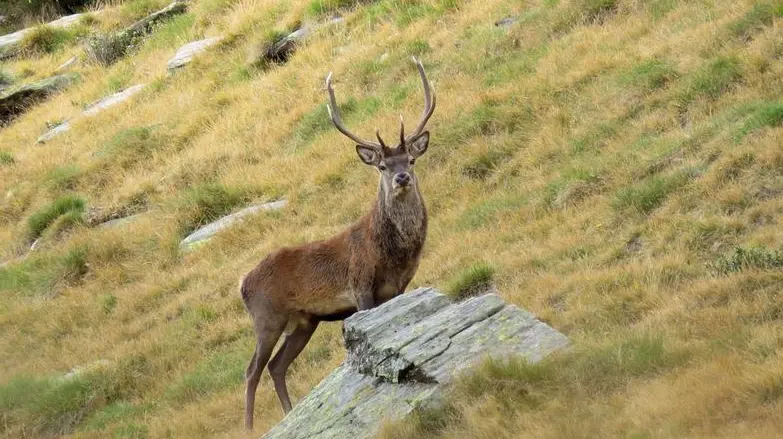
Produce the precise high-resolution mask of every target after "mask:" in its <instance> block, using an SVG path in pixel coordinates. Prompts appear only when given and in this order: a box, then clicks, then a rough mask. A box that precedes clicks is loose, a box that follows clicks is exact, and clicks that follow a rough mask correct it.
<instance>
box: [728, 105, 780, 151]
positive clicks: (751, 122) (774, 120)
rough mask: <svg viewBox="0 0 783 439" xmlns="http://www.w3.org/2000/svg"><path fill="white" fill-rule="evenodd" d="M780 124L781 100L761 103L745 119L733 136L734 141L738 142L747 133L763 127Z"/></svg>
mask: <svg viewBox="0 0 783 439" xmlns="http://www.w3.org/2000/svg"><path fill="white" fill-rule="evenodd" d="M780 125H783V102H767V103H763V104H761V105H760V106H759V107H757V108H756V109H755V110H754V111H753V112H752V113H751V115H750V116H749V117H748V119H747V120H745V123H744V124H743V125H742V127H741V128H740V129H739V131H738V132H737V134H736V135H735V136H734V141H735V142H739V141H740V140H742V139H743V138H744V137H745V136H747V135H748V134H750V133H752V132H754V131H758V130H760V129H762V128H764V127H777V126H780Z"/></svg>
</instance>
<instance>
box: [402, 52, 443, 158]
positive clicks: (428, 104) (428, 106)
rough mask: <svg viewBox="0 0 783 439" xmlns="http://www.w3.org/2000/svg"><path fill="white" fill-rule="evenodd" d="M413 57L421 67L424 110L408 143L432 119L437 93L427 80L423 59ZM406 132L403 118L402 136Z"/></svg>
mask: <svg viewBox="0 0 783 439" xmlns="http://www.w3.org/2000/svg"><path fill="white" fill-rule="evenodd" d="M411 59H413V62H414V63H416V68H417V69H419V76H421V83H422V84H423V85H424V112H423V113H422V114H421V122H419V126H417V127H416V129H415V130H414V131H413V134H411V135H410V136H408V137H405V142H406V143H407V142H409V141H411V140H413V139H414V138H416V137H418V136H419V135H420V134H421V133H422V132H423V131H424V127H425V126H426V125H427V121H428V120H429V119H430V116H432V112H434V111H435V93H434V92H433V91H432V90H431V89H430V83H429V81H427V74H426V73H424V66H423V65H421V61H419V60H418V59H416V57H415V56H412V57H411ZM404 132H405V130H404V128H403V126H402V120H400V137H401V138H402V137H403V133H404Z"/></svg>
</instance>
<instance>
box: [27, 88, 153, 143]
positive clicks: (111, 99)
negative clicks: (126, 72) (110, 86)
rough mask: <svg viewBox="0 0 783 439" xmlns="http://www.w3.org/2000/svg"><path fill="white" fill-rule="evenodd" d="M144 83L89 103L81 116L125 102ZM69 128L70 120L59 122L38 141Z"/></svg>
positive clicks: (49, 138) (45, 139)
mask: <svg viewBox="0 0 783 439" xmlns="http://www.w3.org/2000/svg"><path fill="white" fill-rule="evenodd" d="M144 86H145V84H137V85H134V86H132V87H128V88H126V89H125V90H122V91H119V92H117V93H114V94H113V95H110V96H107V97H105V98H103V99H101V100H99V101H97V102H93V103H92V104H90V106H89V107H87V109H85V110H84V111H82V114H81V115H80V116H81V117H84V116H95V115H96V114H98V113H100V112H101V111H103V110H105V109H107V108H109V107H113V106H115V105H117V104H119V103H121V102H125V101H127V100H128V99H130V98H131V97H132V96H133V95H135V94H136V93H138V92H140V91H141V90H142V89H143V88H144ZM70 129H71V122H70V121H66V122H63V123H61V124H60V125H57V126H56V127H54V128H52V129H51V130H49V131H47V132H46V133H44V134H43V135H42V136H41V137H39V138H38V143H44V142H47V141H49V140H51V139H52V138H54V137H55V136H57V135H58V134H60V133H64V132H66V131H68V130H70Z"/></svg>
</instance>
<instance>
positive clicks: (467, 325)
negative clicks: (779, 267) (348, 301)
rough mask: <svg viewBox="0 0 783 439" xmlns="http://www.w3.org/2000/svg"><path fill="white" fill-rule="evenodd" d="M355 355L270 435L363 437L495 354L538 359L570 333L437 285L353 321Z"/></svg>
mask: <svg viewBox="0 0 783 439" xmlns="http://www.w3.org/2000/svg"><path fill="white" fill-rule="evenodd" d="M344 337H345V346H346V349H347V356H346V359H345V361H344V362H343V364H342V365H341V366H340V367H339V368H337V369H336V370H335V371H334V372H332V373H331V374H330V375H329V376H328V377H326V378H325V379H324V380H323V381H322V382H321V383H320V384H319V385H318V386H316V387H315V389H313V391H312V392H310V394H309V395H307V396H306V397H305V398H304V399H303V400H302V401H301V402H299V403H298V404H297V405H296V406H295V407H294V409H293V410H292V411H291V412H290V413H289V414H288V416H286V418H285V419H283V421H282V422H280V424H278V425H277V426H276V427H274V428H273V429H272V430H270V431H269V432H268V433H267V434H266V435H264V436H263V437H264V439H308V438H313V439H315V438H318V439H330V438H334V439H338V438H339V439H343V438H351V439H360V438H366V437H371V436H373V435H374V434H375V433H376V431H377V428H378V426H379V425H380V423H381V421H382V420H395V419H401V418H404V417H405V416H407V415H408V414H410V413H411V412H412V411H413V410H414V409H416V408H418V407H424V406H434V405H437V404H439V403H440V401H441V400H442V399H441V398H442V397H443V388H444V387H443V386H444V385H445V384H447V383H449V382H450V381H451V380H452V379H453V378H454V377H455V376H457V374H459V373H460V372H462V371H464V370H466V369H468V368H470V367H471V366H473V365H475V364H477V363H478V362H480V361H481V360H483V359H484V358H486V357H487V356H490V357H493V358H503V357H508V356H521V357H523V358H525V359H527V360H528V361H529V362H531V363H535V362H537V361H540V360H541V359H543V358H544V357H545V356H547V355H549V354H550V353H552V352H554V351H556V350H558V349H562V348H564V347H566V346H567V345H568V343H569V341H568V338H567V337H566V336H564V335H563V334H561V333H559V332H557V331H555V330H554V329H552V328H551V327H549V326H548V325H546V324H544V323H542V322H541V321H539V320H537V319H536V318H535V316H533V315H532V314H530V313H529V312H527V311H524V310H522V309H519V308H517V307H516V306H514V305H508V304H506V303H505V302H503V300H502V299H501V298H500V297H498V296H497V295H495V294H486V295H483V296H479V297H473V298H471V299H468V300H465V301H464V302H459V303H452V302H451V301H450V300H449V299H448V298H447V297H446V296H444V295H443V294H441V293H439V292H438V291H436V290H433V289H431V288H420V289H418V290H416V291H413V292H411V293H408V294H403V295H401V296H399V297H396V298H395V299H393V300H391V301H389V302H386V303H385V304H383V305H381V306H379V307H377V308H374V309H372V310H369V311H363V312H359V313H356V314H354V315H353V316H351V317H350V318H348V319H347V320H346V321H345V326H344Z"/></svg>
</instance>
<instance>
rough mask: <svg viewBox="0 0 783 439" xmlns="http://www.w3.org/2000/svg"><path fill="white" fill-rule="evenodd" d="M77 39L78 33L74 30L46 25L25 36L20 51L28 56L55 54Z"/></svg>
mask: <svg viewBox="0 0 783 439" xmlns="http://www.w3.org/2000/svg"><path fill="white" fill-rule="evenodd" d="M76 37H77V33H76V32H74V30H71V29H63V28H58V27H52V26H47V25H45V24H44V25H41V26H38V27H36V28H34V29H33V30H32V31H31V32H29V33H27V34H26V35H25V36H24V39H22V42H21V43H20V49H21V51H22V53H25V54H27V55H38V54H47V53H54V52H57V51H58V50H60V49H62V48H63V47H65V46H66V45H68V44H71V43H72V42H74V41H75V40H76Z"/></svg>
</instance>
